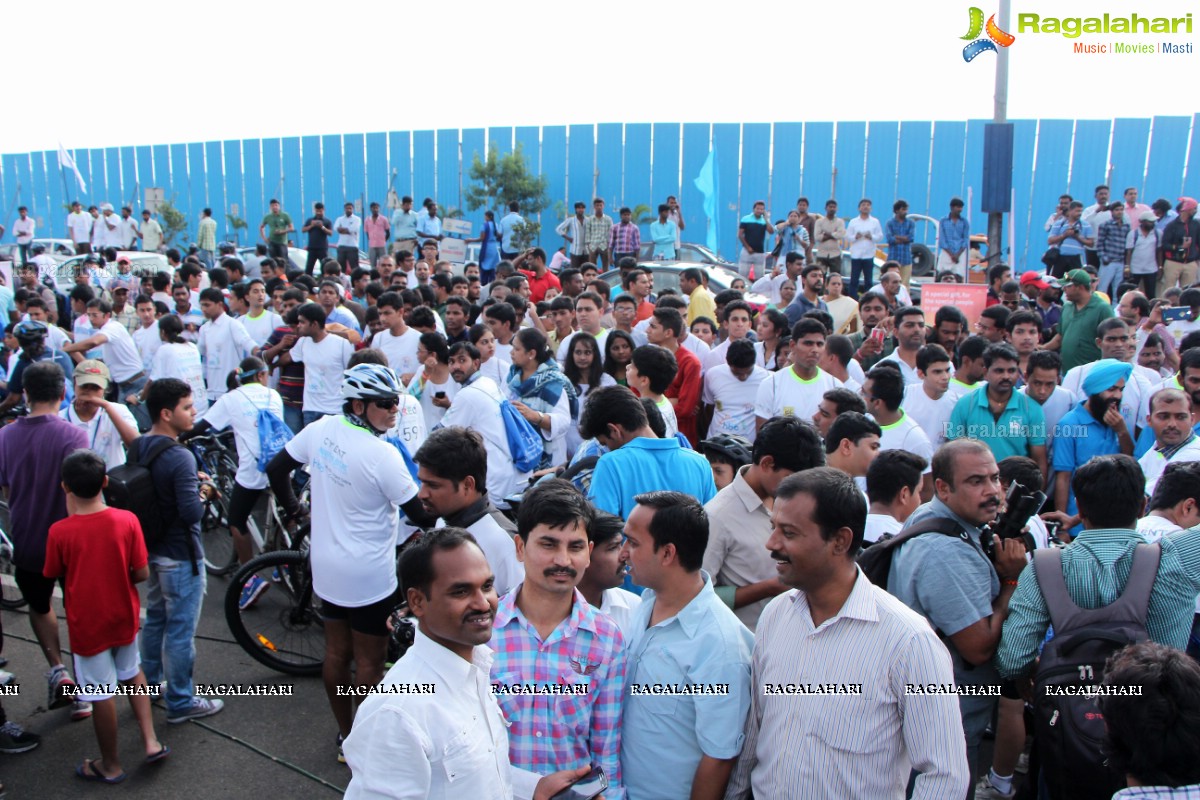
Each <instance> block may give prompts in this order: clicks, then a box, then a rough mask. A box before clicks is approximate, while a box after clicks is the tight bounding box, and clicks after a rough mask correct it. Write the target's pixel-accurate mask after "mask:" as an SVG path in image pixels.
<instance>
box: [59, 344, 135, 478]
mask: <svg viewBox="0 0 1200 800" xmlns="http://www.w3.org/2000/svg"><path fill="white" fill-rule="evenodd" d="M110 380H111V379H110V376H109V372H108V367H107V366H105V364H104V362H103V361H96V360H93V359H89V360H87V361H81V362H80V363H79V364H78V365H77V366H76V367H75V399H74V401H72V402H71V404H70V405H69V406H67V407H66V408H64V409H63V410H62V411H60V412H58V415H59V416H60V417H62V418H63V419H65V420H66V421H67V422H69V423H71V424H72V425H74V426H75V427H76V428H79V429H80V430H82V431H83V432H84V433H85V434H87V440H88V449H89V450H91V451H92V452H94V453H96V454H97V455H99V456H100V457H101V458H103V459H104V463H105V465H107V467H108V468H109V469H112V468H113V467H119V466H121V465H122V464H124V463H125V447H126V445H130V444H132V443H133V440H134V439H136V438H137V437H138V426H137V420H136V419H134V418H133V414H131V413H129V409H128V408H126V407H125V406H123V405H121V404H120V403H113V402H110V401H108V400H105V399H104V392H105V391H106V390H107V389H108V384H109V382H110Z"/></svg>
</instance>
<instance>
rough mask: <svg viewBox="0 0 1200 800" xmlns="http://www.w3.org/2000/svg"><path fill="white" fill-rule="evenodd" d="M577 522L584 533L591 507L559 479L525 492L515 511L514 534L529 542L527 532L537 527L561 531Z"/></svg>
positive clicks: (570, 484) (541, 483) (543, 483)
mask: <svg viewBox="0 0 1200 800" xmlns="http://www.w3.org/2000/svg"><path fill="white" fill-rule="evenodd" d="M573 522H574V523H577V524H579V525H580V526H582V527H583V529H584V530H585V531H586V530H587V528H588V527H589V526H590V525H591V522H592V506H591V504H590V503H589V502H588V501H587V499H586V498H585V497H584V496H583V494H582V493H581V492H580V491H579V490H578V489H576V488H575V484H573V483H571V482H570V481H564V480H563V479H561V478H551V479H549V480H545V481H541V482H539V483H538V484H537V485H535V486H534V487H533V488H532V489H530V490H529V491H527V492H525V496H524V498H523V499H522V500H521V506H520V508H518V509H517V535H518V536H520V537H521V540H522V541H523V542H528V541H529V533H530V532H531V531H532V530H533V529H534V528H536V527H537V526H538V525H546V526H548V527H550V528H555V529H562V528H566V527H567V526H569V525H570V524H571V523H573Z"/></svg>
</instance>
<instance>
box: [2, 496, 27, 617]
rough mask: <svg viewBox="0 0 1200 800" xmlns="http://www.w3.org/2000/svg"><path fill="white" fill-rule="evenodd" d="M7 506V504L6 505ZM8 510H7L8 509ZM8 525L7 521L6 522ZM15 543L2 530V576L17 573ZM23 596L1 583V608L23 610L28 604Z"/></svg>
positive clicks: (14, 587)
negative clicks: (14, 553)
mask: <svg viewBox="0 0 1200 800" xmlns="http://www.w3.org/2000/svg"><path fill="white" fill-rule="evenodd" d="M5 505H6V506H7V503H6V504H5ZM6 510H7V509H6ZM5 522H6V524H7V520H5ZM12 557H13V543H12V540H11V539H9V538H8V534H6V533H5V532H4V531H3V530H0V575H8V576H10V577H11V576H12V575H13V573H14V572H15V571H16V565H15V564H13V560H12ZM28 602H29V601H27V600H26V599H25V598H24V597H23V596H22V595H21V590H20V589H18V588H17V587H16V586H15V585H14V586H12V587H9V586H8V585H6V584H3V583H0V608H4V609H7V610H9V611H14V610H16V609H18V608H23V607H24V606H25V605H26V603H28Z"/></svg>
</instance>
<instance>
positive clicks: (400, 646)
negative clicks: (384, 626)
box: [387, 603, 417, 664]
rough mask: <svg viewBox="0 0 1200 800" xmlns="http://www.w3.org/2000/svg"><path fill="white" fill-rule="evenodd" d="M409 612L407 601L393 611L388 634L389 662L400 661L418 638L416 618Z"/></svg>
mask: <svg viewBox="0 0 1200 800" xmlns="http://www.w3.org/2000/svg"><path fill="white" fill-rule="evenodd" d="M407 614H408V604H407V603H405V604H403V605H401V606H400V607H399V608H397V609H396V610H395V611H393V612H392V618H391V620H389V622H390V625H389V627H390V628H391V629H392V630H391V633H389V634H388V641H387V663H389V664H395V663H396V662H397V661H399V660H400V659H401V658H402V657H403V656H404V654H405V653H407V652H408V648H410V647H412V646H413V642H415V641H416V640H417V623H416V620H414V619H413V618H412V617H410V616H407Z"/></svg>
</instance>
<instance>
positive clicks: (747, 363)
mask: <svg viewBox="0 0 1200 800" xmlns="http://www.w3.org/2000/svg"><path fill="white" fill-rule="evenodd" d="M757 361H758V352H757V351H756V350H755V349H754V342H751V341H750V340H749V339H734V340H733V341H732V342H730V343H729V347H728V348H727V349H726V350H725V363H726V364H728V365H729V366H731V367H737V368H738V369H746V368H747V367H753V366H754V365H755V363H756V362H757Z"/></svg>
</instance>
